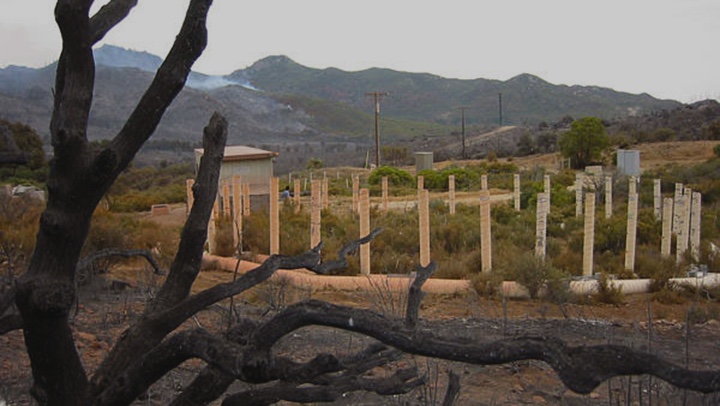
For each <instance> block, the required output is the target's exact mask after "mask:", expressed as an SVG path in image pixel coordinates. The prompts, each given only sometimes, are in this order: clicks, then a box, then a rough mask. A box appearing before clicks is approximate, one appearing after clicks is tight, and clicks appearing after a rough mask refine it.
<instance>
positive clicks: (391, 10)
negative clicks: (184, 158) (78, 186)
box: [0, 0, 720, 102]
mask: <svg viewBox="0 0 720 406" xmlns="http://www.w3.org/2000/svg"><path fill="white" fill-rule="evenodd" d="M187 2H188V0H140V1H139V3H140V4H139V5H138V6H137V7H136V8H135V9H134V10H133V12H132V13H131V14H130V16H129V17H128V18H127V19H126V20H125V21H124V22H123V23H121V24H120V25H119V26H118V27H116V28H115V30H114V31H112V32H111V33H110V34H109V35H108V36H107V37H106V38H105V39H104V43H108V44H113V45H118V46H122V47H125V48H129V49H133V50H138V51H147V52H150V53H153V54H156V55H158V56H164V55H165V54H166V53H167V51H168V50H169V49H170V45H171V43H172V41H173V39H174V38H175V35H176V33H177V30H178V28H179V26H180V23H181V21H182V18H183V15H184V10H185V7H186V5H187ZM54 3H55V2H54V1H53V0H0V67H5V66H7V65H23V66H32V67H39V66H44V65H47V64H49V63H51V62H53V61H55V60H56V59H57V56H58V55H59V51H60V39H59V33H58V30H57V27H56V25H55V22H54V20H53V7H54ZM104 3H105V1H101V0H97V1H96V7H97V6H99V5H101V4H104ZM209 31H210V38H209V44H208V47H207V49H206V50H205V53H204V54H203V56H202V57H201V59H200V60H198V62H197V63H196V64H195V67H194V69H195V70H196V71H199V72H202V73H208V74H228V73H230V72H232V71H234V70H237V69H241V68H245V67H247V66H249V65H251V64H252V63H254V62H255V61H257V60H259V59H261V58H264V57H266V56H269V55H287V56H288V57H290V58H292V59H293V60H294V61H296V62H298V63H300V64H302V65H305V66H308V67H312V68H326V67H336V68H339V69H343V70H346V71H357V70H362V69H367V68H371V67H381V68H390V69H395V70H401V71H407V72H426V73H433V74H437V75H440V76H444V77H448V78H461V79H475V78H486V79H499V80H507V79H510V78H512V77H513V76H516V75H518V74H521V73H530V74H533V75H536V76H539V77H541V78H543V79H545V80H547V81H549V82H551V83H554V84H567V85H575V84H577V85H586V86H590V85H594V86H602V87H610V88H613V89H615V90H618V91H624V92H629V93H643V92H645V93H649V94H651V95H652V96H655V97H658V98H663V99H675V100H679V101H682V102H692V101H697V100H700V99H705V98H710V97H712V98H716V99H717V98H720V52H718V46H719V45H720V1H719V0H603V1H599V0H595V1H586V0H492V1H490V0H442V1H440V0H362V1H360V0H305V1H303V0H215V1H214V4H213V8H212V9H211V12H210V20H209Z"/></svg>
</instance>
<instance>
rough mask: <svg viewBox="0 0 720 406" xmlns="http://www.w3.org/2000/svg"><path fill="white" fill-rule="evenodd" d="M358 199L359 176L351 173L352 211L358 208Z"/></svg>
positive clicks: (356, 210) (354, 211)
mask: <svg viewBox="0 0 720 406" xmlns="http://www.w3.org/2000/svg"><path fill="white" fill-rule="evenodd" d="M359 199H360V177H359V176H356V175H352V211H353V214H354V213H357V212H358V210H359V209H360V207H359V205H358V202H359Z"/></svg>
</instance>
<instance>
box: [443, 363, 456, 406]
mask: <svg viewBox="0 0 720 406" xmlns="http://www.w3.org/2000/svg"><path fill="white" fill-rule="evenodd" d="M459 394H460V375H458V374H456V373H455V371H450V372H449V373H448V386H447V391H445V397H444V398H443V402H442V406H453V405H454V404H455V401H456V400H457V398H458V395H459Z"/></svg>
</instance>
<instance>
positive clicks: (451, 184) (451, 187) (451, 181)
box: [448, 175, 455, 214]
mask: <svg viewBox="0 0 720 406" xmlns="http://www.w3.org/2000/svg"><path fill="white" fill-rule="evenodd" d="M448 199H449V200H450V202H449V204H450V214H455V175H449V176H448Z"/></svg>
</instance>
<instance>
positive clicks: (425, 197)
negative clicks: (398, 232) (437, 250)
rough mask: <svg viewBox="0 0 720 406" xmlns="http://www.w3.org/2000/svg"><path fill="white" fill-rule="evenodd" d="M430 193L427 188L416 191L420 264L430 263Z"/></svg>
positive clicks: (426, 264)
mask: <svg viewBox="0 0 720 406" xmlns="http://www.w3.org/2000/svg"><path fill="white" fill-rule="evenodd" d="M429 206H430V195H429V192H428V191H427V190H424V189H421V190H420V191H419V192H418V215H419V216H420V218H419V219H418V225H419V227H420V266H428V265H429V264H430V207H429Z"/></svg>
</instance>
